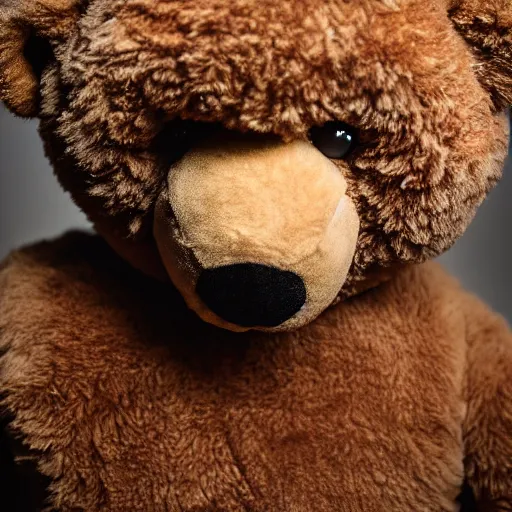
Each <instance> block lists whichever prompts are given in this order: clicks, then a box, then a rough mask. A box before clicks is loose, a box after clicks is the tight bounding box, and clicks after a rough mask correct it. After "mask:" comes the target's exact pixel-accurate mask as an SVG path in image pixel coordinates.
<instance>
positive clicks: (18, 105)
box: [0, 0, 512, 512]
mask: <svg viewBox="0 0 512 512" xmlns="http://www.w3.org/2000/svg"><path fill="white" fill-rule="evenodd" d="M511 33H512V5H511V3H510V1H508V0H491V1H487V0H435V1H433V2H428V3H426V2H423V1H419V0H354V1H340V0H281V1H276V0H194V1H188V0H159V1H155V0H90V1H87V0H75V1H73V0H34V1H29V0H0V99H1V100H3V101H5V102H6V104H7V105H8V106H9V107H10V108H11V109H12V110H13V111H15V112H16V113H18V114H20V115H26V116H37V117H39V118H40V120H41V134H42V136H43V139H44V141H45V145H46V149H47V153H48V155H49V157H50V159H51V161H52V163H53V165H54V168H55V172H56V174H57V176H58V178H59V179H60V181H61V183H62V184H63V185H64V187H65V188H66V189H67V190H69V191H70V192H71V194H72V195H73V197H74V198H75V200H76V202H77V203H78V204H79V205H80V206H81V207H82V208H83V209H84V210H85V212H86V213H87V214H88V215H89V216H90V218H91V220H92V221H93V222H94V223H95V225H96V227H97V229H98V230H99V231H100V233H101V234H102V235H104V236H105V238H106V239H107V240H108V242H109V244H110V245H111V246H112V247H114V248H115V250H116V251H117V252H118V253H119V254H121V255H122V256H123V257H124V258H126V259H128V260H130V261H131V262H132V263H134V264H135V265H137V266H139V267H141V268H142V269H143V270H145V271H146V272H147V273H150V274H154V275H155V274H156V275H160V273H161V272H162V262H161V261H160V256H159V253H158V251H157V249H156V246H155V239H154V236H153V230H152V228H153V215H154V211H155V203H156V200H157V198H158V197H160V198H161V197H165V187H166V186H167V181H168V180H167V178H168V175H169V173H170V172H172V168H173V167H172V165H173V162H175V160H177V159H178V158H180V157H181V156H182V155H183V152H184V148H182V147H181V146H180V141H181V140H182V139H181V138H180V137H181V135H180V133H181V131H182V130H183V129H184V127H187V129H191V130H192V133H196V130H197V131H200V130H201V128H200V126H201V125H200V123H207V124H208V125H209V126H221V127H222V129H226V128H227V129H230V130H231V131H234V132H240V133H241V134H240V133H239V134H238V135H239V136H240V137H242V138H243V137H245V136H246V135H249V136H250V135H253V136H254V134H255V133H258V134H266V135H272V136H274V138H279V140H280V141H284V142H292V141H294V142H295V144H296V145H297V144H298V141H301V140H302V141H303V142H302V144H304V141H305V140H306V139H307V138H308V133H309V131H310V129H311V128H313V127H315V126H320V125H323V124H324V123H326V122H328V121H343V122H345V123H349V124H351V125H353V126H354V127H355V128H356V129H357V130H358V132H359V140H358V145H357V147H356V148H355V150H354V151H353V152H352V153H351V154H350V156H349V157H348V158H347V159H346V160H344V161H337V163H336V164H337V166H338V169H339V171H340V173H341V175H342V177H343V180H344V183H345V182H346V185H347V191H346V194H347V196H349V198H350V200H351V204H353V205H354V206H355V209H356V210H357V214H358V217H359V221H360V223H359V224H360V228H359V235H358V240H357V247H356V249H355V256H354V260H353V262H352V267H351V269H350V272H349V275H348V278H347V280H346V282H345V284H344V286H343V288H342V289H341V290H340V293H339V296H340V297H341V298H344V299H346V300H345V302H343V303H342V304H338V305H337V306H336V307H333V308H331V309H330V310H328V311H327V312H325V313H324V314H323V315H322V316H321V317H320V318H318V319H317V320H316V321H314V322H312V323H311V324H310V325H308V326H306V327H304V328H302V329H301V330H299V331H296V332H287V333H280V334H264V333H256V332H253V333H246V334H234V333H230V332H227V331H223V330H220V329H217V328H215V327H212V326H210V325H206V324H203V323H201V322H200V321H199V320H198V319H197V317H196V316H194V315H193V314H192V313H191V312H189V311H187V309H186V308H185V307H184V304H183V301H182V300H181V298H180V297H179V296H178V294H177V292H176V290H175V289H174V288H173V287H172V286H171V285H170V283H168V282H164V283H159V282H158V281H155V280H152V279H150V278H149V277H143V276H142V275H140V274H138V273H137V272H135V271H134V270H133V269H132V268H131V267H129V266H127V265H126V264H125V263H123V261H122V260H121V259H119V257H118V256H116V255H115V254H114V252H112V251H111V250H110V249H108V248H107V246H106V245H105V244H104V243H103V242H100V241H99V240H98V239H96V238H89V237H86V236H84V235H72V236H68V237H65V238H64V239H61V240H60V241H56V242H54V243H51V244H43V245H40V246H36V247H33V248H30V249H26V250H24V251H21V252H19V253H17V254H15V255H13V256H12V257H11V258H10V259H9V260H8V261H7V262H6V263H5V264H4V266H3V267H2V269H1V271H0V350H2V352H3V355H2V357H1V358H0V390H1V392H2V394H3V400H2V404H3V406H4V408H5V411H6V412H7V413H8V415H7V421H8V423H9V431H10V432H11V433H12V436H13V438H14V439H15V440H16V441H17V442H15V443H14V445H12V446H13V448H12V449H13V450H14V453H15V455H19V457H18V458H20V457H21V460H29V461H31V462H32V463H33V467H32V468H31V469H30V468H29V473H31V475H32V476H30V481H31V482H33V483H34V485H35V486H36V487H37V488H38V489H39V490H40V489H41V488H42V489H43V490H44V489H45V488H46V486H47V484H48V482H49V488H48V489H49V491H50V493H49V494H50V495H49V497H48V501H47V504H48V506H49V507H50V508H52V507H53V508H55V509H58V510H60V511H63V512H71V511H74V512H75V511H77V510H84V511H99V510H102V511H112V512H117V511H119V512H121V511H123V512H124V511H127V510H130V511H131V510H140V511H155V512H156V511H158V512H160V511H162V512H163V511H173V512H175V511H178V512H192V511H194V512H199V511H205V512H206V511H214V510H215V511H226V512H234V511H242V510H247V511H249V510H250V511H255V512H256V511H257V512H263V511H265V512H267V511H272V512H274V511H276V512H278V511H279V512H292V511H293V512H298V511H301V512H302V511H304V512H306V511H308V512H309V511H312V510H314V511H315V512H324V511H329V512H330V511H332V510H337V511H350V512H355V511H359V510H361V511H362V510H364V511H367V512H368V511H370V512H371V511H381V510H389V511H406V510H407V511H409V510H418V511H420V510H421V511H425V512H427V511H433V512H434V511H436V512H439V511H455V510H456V509H457V504H456V498H457V495H458V493H459V492H460V490H461V488H462V486H463V481H464V479H465V480H466V489H468V490H469V491H470V493H473V495H474V502H475V506H476V507H477V508H478V510H484V511H486V512H498V511H504V510H512V462H511V461H512V445H511V442H510V439H511V433H512V375H511V373H512V340H511V335H510V333H509V331H508V328H507V327H506V325H505V323H504V322H503V321H502V320H501V319H499V318H497V317H495V316H494V315H493V314H492V313H490V312H488V311H487V310H486V308H485V307H484V306H482V305H481V304H480V303H479V302H478V301H476V299H474V298H471V297H469V296H467V295H466V294H465V293H464V292H463V291H461V290H460V289H459V288H458V286H457V285H456V284H454V283H453V282H452V281H451V280H450V279H449V278H448V277H446V276H445V275H444V273H443V272H442V271H441V270H439V269H438V268H437V267H436V266H434V265H432V264H424V265H419V266H411V265H409V264H411V263H419V262H423V261H424V260H426V259H428V258H430V257H433V256H435V255H437V254H439V253H441V252H442V251H444V250H445V249H447V248H448V247H449V246H450V245H451V244H452V243H453V242H454V240H455V239H456V238H457V237H458V236H459V235H460V234H461V233H462V232H463V231H464V229H465V228H466V226H467V225H468V223H469V222H470V220H471V218H472V216H473V214H474V212H475V211H476V208H477V207H478V205H479V204H480V203H481V201H482V200H483V199H484V197H485V195H486V194H487V192H488V191H489V189H490V188H491V187H492V186H493V185H494V184H495V182H496V181H497V180H498V178H499V176H500V173H501V169H502V165H503V161H504V158H505V155H506V151H507V135H508V127H507V120H506V116H505V114H504V107H505V106H506V105H507V104H508V103H510V100H511V95H512V67H511V64H510V62H511V60H510V57H511ZM43 42H44V43H45V44H46V45H48V46H47V47H46V48H45V47H44V45H43ZM41 45H43V46H41ZM41 50H44V51H41ZM38 71H40V73H38ZM219 133H223V132H222V131H220V130H219ZM198 137H199V135H198ZM193 144H194V141H193ZM312 151H313V150H312ZM322 158H323V157H322ZM327 163H329V162H327ZM331 169H332V166H331ZM288 171H289V169H288ZM276 172H277V171H276ZM337 176H338V175H337ZM283 189H286V187H283ZM227 195H228V196H229V194H227ZM237 199H238V198H237ZM288 199H290V198H288ZM291 203H292V201H290V204H291ZM320 206H321V205H320ZM320 206H319V205H318V204H311V209H314V208H318V207H320ZM240 210H243V208H240ZM306 210H307V209H306ZM171 213H172V212H171ZM304 214H307V212H304ZM170 215H171V214H169V216H170ZM171 220H174V219H171ZM291 238H293V237H291ZM384 280H388V282H387V283H383V281H384ZM377 284H380V286H379V287H376V285H377ZM373 287H375V288H374V289H372V290H369V291H366V293H360V292H362V290H368V289H369V288H373ZM358 293H359V295H357V294H358ZM9 446H11V445H9ZM20 450H21V451H20ZM38 475H42V476H43V477H45V478H46V479H48V480H47V481H43V482H42V484H41V481H40V480H39V477H38ZM23 478H27V477H23ZM32 495H33V496H38V495H39V491H38V493H37V494H36V493H34V494H32ZM32 506H33V507H35V506H36V505H32Z"/></svg>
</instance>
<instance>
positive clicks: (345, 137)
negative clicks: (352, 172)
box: [309, 121, 357, 160]
mask: <svg viewBox="0 0 512 512" xmlns="http://www.w3.org/2000/svg"><path fill="white" fill-rule="evenodd" d="M356 136H357V132H356V129H355V128H354V127H352V126H349V125H348V124H346V123H342V122H341V121H330V122H328V123H326V124H324V125H323V126H315V127H313V128H312V129H311V131H310V132H309V138H310V140H311V142H312V143H313V145H314V146H315V147H316V148H317V149H318V150H319V151H320V152H322V153H323V154H324V155H325V156H326V157H327V158H332V159H334V160H341V159H342V158H345V157H346V156H347V155H348V154H349V153H350V152H351V151H352V149H354V147H355V145H356V140H357V137H356Z"/></svg>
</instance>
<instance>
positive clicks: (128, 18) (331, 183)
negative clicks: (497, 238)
mask: <svg viewBox="0 0 512 512" xmlns="http://www.w3.org/2000/svg"><path fill="white" fill-rule="evenodd" d="M511 27H512V8H511V6H510V3H509V2H507V1H504V0H494V1H492V2H487V1H485V2H484V1H482V0H465V1H460V0H458V1H448V0H438V1H436V2H431V3H430V5H427V6H425V5H424V2H419V1H416V0H357V1H353V2H339V1H334V0H315V1H313V0H282V1H280V2H276V1H275V0H229V1H227V0H196V1H194V2H191V1H187V0H174V1H163V0H161V1H158V2H155V1H154V0H92V1H90V2H85V1H73V0H39V1H37V2H29V1H27V0H24V1H21V2H19V1H17V2H14V1H12V0H9V1H7V2H4V3H3V4H0V50H1V52H0V55H1V56H0V91H1V92H0V95H1V98H2V99H3V100H4V101H5V102H6V103H7V104H8V106H10V107H11V108H12V109H13V110H14V111H16V112H17V113H19V114H22V115H36V116H38V117H39V118H40V120H41V133H42V136H43V139H44V141H45V145H46V149H47V153H48V155H49V157H50V159H51V160H52V163H53V165H54V168H55V171H56V174H57V176H58V178H59V179H60V181H61V183H62V184H63V186H64V187H65V188H66V189H67V190H69V191H70V192H71V194H72V195H73V197H74V199H75V201H76V202H77V203H78V204H79V205H80V206H81V207H82V208H83V209H84V211H85V212H86V213H87V214H88V215H89V217H90V218H91V220H92V221H93V223H94V224H95V226H96V228H97V229H98V231H99V232H100V233H101V234H102V235H103V236H104V237H105V238H106V239H107V240H108V241H109V243H110V244H111V245H112V246H113V247H114V248H115V249H116V250H117V251H118V252H119V253H120V254H121V255H122V256H124V257H125V258H126V259H128V260H129V261H130V262H132V264H133V265H134V266H136V267H138V268H141V269H142V270H144V271H146V272H147V273H150V274H153V275H155V276H159V277H163V276H167V275H169V276H170V277H171V279H172V281H173V282H174V284H175V285H176V286H177V287H178V289H179V290H180V291H181V292H182V294H183V296H184V298H185V300H186V301H187V303H188V304H189V305H190V306H191V307H192V308H193V309H194V310H195V311H196V312H197V313H198V314H199V315H200V316H201V317H202V318H203V319H205V320H207V321H209V322H212V323H214V324H217V325H220V326H222V327H226V328H228V329H233V330H245V329H247V328H261V329H263V330H270V331H275V330H283V329H291V328H296V327H300V326H301V325H304V324H306V323H308V322H310V321H311V320H313V319H314V318H315V317H316V316H318V315H319V314H320V313H321V312H322V311H323V310H324V309H325V308H326V307H328V306H329V305H330V304H332V303H333V302H335V301H336V300H338V299H339V298H346V297H349V296H351V295H353V294H355V293H357V292H359V291H361V290H364V289H366V288H368V287H371V286H373V285H375V284H376V283H378V282H380V281H381V280H383V279H385V278H386V277H387V276H388V274H389V272H390V271H391V270H393V269H395V268H397V267H399V266H401V265H404V264H408V263H415V262H421V261H424V260H425V259H428V258H431V257H434V256H437V255H438V254H440V253H442V252H443V251H444V250H446V249H448V248H449V247H450V246H451V245H452V244H453V242H454V241H455V240H456V239H457V238H458V237H459V236H460V235H461V234H462V233H463V232H464V230H465V229H466V227H467V225H468V223H469V222H470V220H471V219H472V217H473V215H474V213H475V210H476V208H477V207H478V205H479V204H480V203H481V201H482V200H483V199H484V197H485V196H486V194H487V192H488V191H489V189H490V188H491V187H492V185H493V184H494V183H495V182H496V181H497V180H498V178H499V176H500V173H501V169H502V167H503V162H504V160H505V157H506V152H507V140H508V136H507V131H508V125H507V118H506V115H505V113H504V107H505V106H506V105H507V104H509V103H510V102H511V99H512V66H511V64H510V62H511V57H512V42H511V30H512V28H511ZM43 42H45V43H47V44H48V45H49V48H50V49H51V52H43V51H41V49H42V48H43ZM34 49H35V50H36V51H34ZM46 53H47V56H46V57H44V54H46ZM23 56H25V58H23ZM36 69H40V70H41V73H40V77H38V76H37V74H36V73H35V72H34V70H36Z"/></svg>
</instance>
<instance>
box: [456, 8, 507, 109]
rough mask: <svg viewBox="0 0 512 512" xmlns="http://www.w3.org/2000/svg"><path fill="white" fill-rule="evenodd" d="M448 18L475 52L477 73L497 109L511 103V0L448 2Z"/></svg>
mask: <svg viewBox="0 0 512 512" xmlns="http://www.w3.org/2000/svg"><path fill="white" fill-rule="evenodd" d="M448 4H449V16H450V18H451V20H452V22H453V23H454V24H455V27H456V29H457V31H458V32H459V33H460V34H461V35H462V37H463V38H464V39H465V40H466V43H468V45H469V46H470V47H471V48H472V49H473V52H474V54H475V57H476V58H477V64H476V66H475V73H476V75H477V77H478V79H479V80H480V83H481V84H482V85H483V86H484V87H485V89H486V90H487V91H488V92H489V93H490V95H491V98H492V100H493V102H494V105H495V107H496V109H497V110H501V109H503V108H505V107H507V106H510V105H511V104H512V0H448Z"/></svg>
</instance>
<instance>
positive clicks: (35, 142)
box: [0, 107, 512, 322]
mask: <svg viewBox="0 0 512 512" xmlns="http://www.w3.org/2000/svg"><path fill="white" fill-rule="evenodd" d="M511 196H512V162H511V161H510V159H509V163H508V165H507V169H506V170H505V176H504V178H503V180H502V182H501V183H500V185H499V186H498V187H497V188H496V189H495V190H494V191H493V192H492V194H491V195H490V197H489V199H488V200H487V201H486V202H485V204H484V205H483V206H482V208H481V209H480V212H479V214H478V215H477V218H476V219H475V221H474V222H473V224H472V226H471V227H470V229H469V230H468V232H467V234H466V235H465V236H464V237H463V238H462V239H461V240H460V241H459V242H458V244H457V245H456V246H455V247H454V248H453V249H452V250H451V251H449V252H448V253H447V254H445V255H444V256H443V257H442V258H441V261H442V263H443V264H444V265H445V266H446V267H448V268H449V270H450V271H451V273H452V274H454V275H456V276H458V277H459V278H460V280H461V281H462V282H463V283H464V285H465V286H466V288H468V289H470V290H473V291H474V292H476V293H477V294H478V295H480V296H481V297H482V298H483V299H484V300H486V301H487V302H488V303H489V304H490V305H491V306H492V307H493V308H494V309H495V310H497V311H499V312H501V313H502V314H504V315H505V316H506V317H507V319H508V320H509V322H510V321H512V297H511V294H510V293H509V289H510V286H511V285H512V279H511V272H510V262H511V257H512V242H511V241H510V240H509V235H510V227H511V225H512V208H511V201H510V197H511ZM75 227H82V228H87V227H88V223H87V221H86V219H85V217H84V216H83V215H82V214H81V213H80V211H78V209H77V208H76V207H75V206H74V205H73V204H72V202H71V200H70V199H69V196H68V195H67V194H66V193H64V192H63V191H62V190H61V189H60V187H59V185H58V184H57V181H56V179H55V178H54V177H53V175H52V172H51V169H50V167H49V165H48V163H47V162H46V160H45V157H44V155H43V151H42V147H41V142H40V140H39V137H38V135H37V131H36V124H35V123H34V122H28V121H23V120H21V119H16V118H14V116H12V115H10V114H9V113H7V112H6V111H5V110H3V109H2V107H0V259H3V257H4V256H5V255H6V254H7V253H8V252H9V251H10V250H12V249H13V248H15V247H18V246H19V245H22V244H26V243H29V242H31V241H34V240H40V239H42V238H49V237H53V236H56V235H58V234H59V233H62V232H63V231H65V230H67V229H70V228H75Z"/></svg>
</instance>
